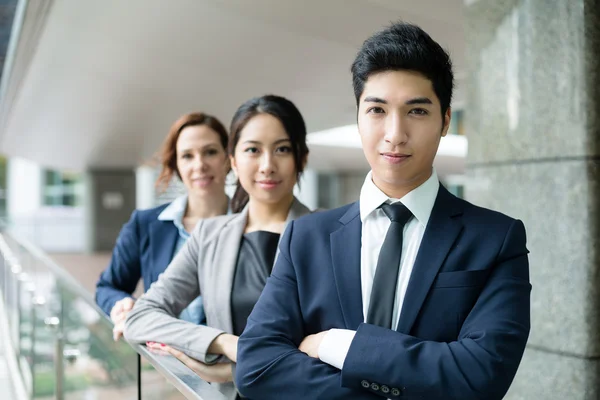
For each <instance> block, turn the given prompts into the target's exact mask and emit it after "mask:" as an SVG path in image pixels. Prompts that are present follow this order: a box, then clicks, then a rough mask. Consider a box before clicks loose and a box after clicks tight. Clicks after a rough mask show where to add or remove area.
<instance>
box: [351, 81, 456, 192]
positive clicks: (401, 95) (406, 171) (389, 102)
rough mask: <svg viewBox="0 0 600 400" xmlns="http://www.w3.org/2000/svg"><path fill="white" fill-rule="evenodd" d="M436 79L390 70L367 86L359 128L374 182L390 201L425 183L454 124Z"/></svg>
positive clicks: (361, 106) (363, 94) (363, 95)
mask: <svg viewBox="0 0 600 400" xmlns="http://www.w3.org/2000/svg"><path fill="white" fill-rule="evenodd" d="M444 119H445V121H443V118H442V115H441V106H440V101H439V99H438V97H437V96H436V94H435V92H434V91H433V86H432V84H431V81H430V80H429V79H427V78H425V77H424V76H423V75H421V74H419V73H417V72H412V71H405V70H402V71H386V72H381V73H377V74H373V75H371V76H370V77H369V78H368V79H367V81H366V82H365V86H364V90H363V93H362V95H361V97H360V100H359V105H358V130H359V132H360V137H361V141H362V147H363V151H364V153H365V157H366V158H367V161H368V162H369V165H370V166H371V169H372V171H373V182H374V183H375V185H377V187H379V188H380V189H381V190H382V191H383V192H384V193H385V194H387V195H388V196H390V197H396V198H399V197H402V196H403V195H404V194H406V193H408V192H409V191H411V190H412V189H414V188H416V187H418V186H419V185H421V184H422V183H423V182H425V181H426V180H427V179H428V178H429V177H430V176H431V172H432V165H433V159H434V157H435V154H436V153H437V149H438V146H439V143H440V139H441V137H442V136H446V133H447V131H448V126H449V124H450V109H448V111H447V112H446V115H445V118H444Z"/></svg>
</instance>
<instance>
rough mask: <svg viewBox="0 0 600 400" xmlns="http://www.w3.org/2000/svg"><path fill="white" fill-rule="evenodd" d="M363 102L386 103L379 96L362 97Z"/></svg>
mask: <svg viewBox="0 0 600 400" xmlns="http://www.w3.org/2000/svg"><path fill="white" fill-rule="evenodd" d="M363 102H365V103H381V104H387V101H386V100H384V99H382V98H379V97H375V96H367V97H365V98H364V100H363Z"/></svg>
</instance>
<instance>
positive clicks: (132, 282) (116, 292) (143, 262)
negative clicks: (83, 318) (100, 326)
mask: <svg viewBox="0 0 600 400" xmlns="http://www.w3.org/2000/svg"><path fill="white" fill-rule="evenodd" d="M168 205H169V203H167V204H163V205H161V206H158V207H155V208H151V209H149V210H136V211H134V212H133V213H132V214H131V218H130V219H129V221H128V222H127V223H126V224H125V225H123V228H122V229H121V232H120V233H119V237H118V238H117V242H116V244H115V247H114V248H113V253H112V257H111V260H110V264H109V266H108V268H106V270H104V272H102V274H101V275H100V279H99V280H98V283H97V284H96V303H98V305H99V306H100V307H101V308H102V309H103V310H104V312H105V313H106V314H108V315H110V310H112V308H113V306H114V305H115V303H116V302H117V301H119V300H121V299H123V298H125V297H131V295H132V293H133V292H134V291H135V288H136V286H137V284H138V282H139V280H140V278H141V279H143V281H144V291H147V290H148V289H149V288H150V285H152V283H153V282H155V281H156V280H157V279H158V276H159V275H160V274H161V273H163V272H164V271H165V269H166V268H167V266H168V265H169V263H170V262H171V259H172V258H173V255H174V252H175V246H176V245H177V239H178V238H179V231H178V230H177V227H176V226H175V224H173V221H160V220H158V216H159V215H160V213H161V212H162V211H163V210H164V209H165V208H167V206H168Z"/></svg>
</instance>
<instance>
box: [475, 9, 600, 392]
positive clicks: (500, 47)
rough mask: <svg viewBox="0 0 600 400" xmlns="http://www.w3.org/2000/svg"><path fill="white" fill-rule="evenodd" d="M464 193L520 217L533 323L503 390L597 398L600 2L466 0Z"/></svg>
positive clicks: (599, 340)
mask: <svg viewBox="0 0 600 400" xmlns="http://www.w3.org/2000/svg"><path fill="white" fill-rule="evenodd" d="M465 16H466V25H467V26H466V34H465V38H466V40H467V50H468V51H467V53H468V60H467V65H468V68H469V71H468V74H467V76H468V82H467V83H468V85H467V87H468V93H467V104H466V107H465V109H466V119H467V120H466V127H467V129H466V131H467V135H468V137H469V154H468V159H467V170H468V174H467V178H468V180H467V184H466V198H467V199H468V200H470V201H472V202H474V203H476V204H479V205H482V206H486V207H490V208H493V209H497V210H499V211H502V212H505V213H507V214H509V215H511V216H513V217H516V218H520V219H522V220H523V221H524V223H525V226H526V228H527V234H528V248H529V250H530V251H531V254H530V264H531V268H530V270H531V281H532V284H533V292H532V308H531V313H532V314H531V315H532V331H531V335H530V338H529V343H528V347H527V351H526V353H525V356H524V359H523V362H522V363H521V367H520V369H519V372H518V374H517V377H516V379H515V381H514V383H513V386H512V387H511V390H510V391H509V394H508V395H507V397H506V399H510V400H515V399H523V400H531V399H561V400H562V399H585V400H596V399H598V398H600V304H599V303H600V274H599V273H600V268H599V267H600V246H599V245H598V243H600V242H599V240H600V230H599V227H600V218H599V217H600V216H599V213H598V209H599V201H600V185H599V180H600V168H599V160H600V151H599V150H600V135H599V129H600V79H599V77H600V3H599V2H598V1H597V0H569V1H564V0H478V1H473V0H471V1H466V2H465Z"/></svg>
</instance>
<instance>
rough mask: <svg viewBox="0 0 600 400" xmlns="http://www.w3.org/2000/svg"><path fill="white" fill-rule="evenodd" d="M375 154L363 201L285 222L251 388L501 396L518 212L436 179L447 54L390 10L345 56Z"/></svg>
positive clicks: (511, 318) (522, 296)
mask: <svg viewBox="0 0 600 400" xmlns="http://www.w3.org/2000/svg"><path fill="white" fill-rule="evenodd" d="M352 74H353V84H354V91H355V95H356V100H357V106H358V129H359V132H360V136H361V140H362V145H363V150H364V153H365V156H366V158H367V160H368V162H369V164H370V166H371V172H370V173H369V174H368V175H367V177H366V179H365V182H364V185H363V187H362V189H361V193H360V198H359V201H358V202H357V203H354V204H350V205H348V206H345V207H342V208H338V209H335V210H331V211H326V212H321V213H316V214H313V215H310V216H307V217H303V218H301V219H299V220H296V221H295V222H294V223H291V224H290V225H289V226H288V228H287V230H286V233H285V234H284V237H283V238H282V241H281V245H280V254H279V256H278V259H277V262H276V264H275V266H274V268H273V272H272V275H271V277H270V278H269V280H268V282H267V285H266V287H265V289H264V291H263V293H262V295H261V297H260V299H259V301H258V303H257V304H256V306H255V307H254V310H253V312H252V314H251V315H250V318H249V319H248V324H247V326H246V330H245V331H244V333H243V334H242V336H241V338H240V340H239V343H238V364H237V371H236V378H235V379H236V383H237V385H238V388H239V390H240V392H241V393H242V394H243V395H245V396H246V397H249V398H251V399H256V400H259V399H260V400H268V399H311V400H313V399H329V400H334V399H377V398H391V399H395V398H403V399H417V398H419V399H427V400H430V399H444V400H448V399H457V400H467V399H486V400H492V399H501V398H502V397H503V396H504V394H505V393H506V391H507V390H508V388H509V386H510V384H511V382H512V380H513V378H514V375H515V373H516V371H517V367H518V365H519V363H520V360H521V357H522V355H523V351H524V349H525V344H526V342H527V337H528V335H529V329H530V315H529V312H530V311H529V309H530V291H531V285H530V283H529V266H528V258H527V254H528V251H527V248H526V239H525V228H524V226H523V223H522V222H521V221H519V220H515V219H512V218H510V217H508V216H505V215H503V214H500V213H498V212H494V211H491V210H487V209H484V208H480V207H477V206H474V205H472V204H470V203H468V202H466V201H464V200H461V199H458V198H457V197H455V196H453V195H452V194H450V193H449V192H448V191H447V190H446V189H445V188H444V187H443V186H441V185H440V183H439V181H438V178H437V175H436V172H435V170H434V169H433V167H432V165H433V159H434V157H435V154H436V152H437V149H438V146H439V142H440V139H441V137H443V136H445V135H446V132H447V130H448V126H449V124H450V101H451V97H452V87H453V73H452V66H451V61H450V58H449V56H448V54H447V53H446V52H445V51H444V50H443V49H442V48H441V47H440V46H439V44H438V43H436V42H435V41H434V40H433V39H431V37H429V35H427V34H426V33H425V32H423V31H422V30H421V29H420V28H418V27H416V26H414V25H410V24H404V23H398V24H394V25H392V26H390V27H389V28H387V29H385V30H383V31H381V32H379V33H377V34H375V35H374V36H372V37H371V38H369V39H368V40H367V41H365V43H364V44H363V46H362V48H361V50H360V51H359V53H358V55H357V57H356V60H355V61H354V63H353V65H352Z"/></svg>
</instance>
